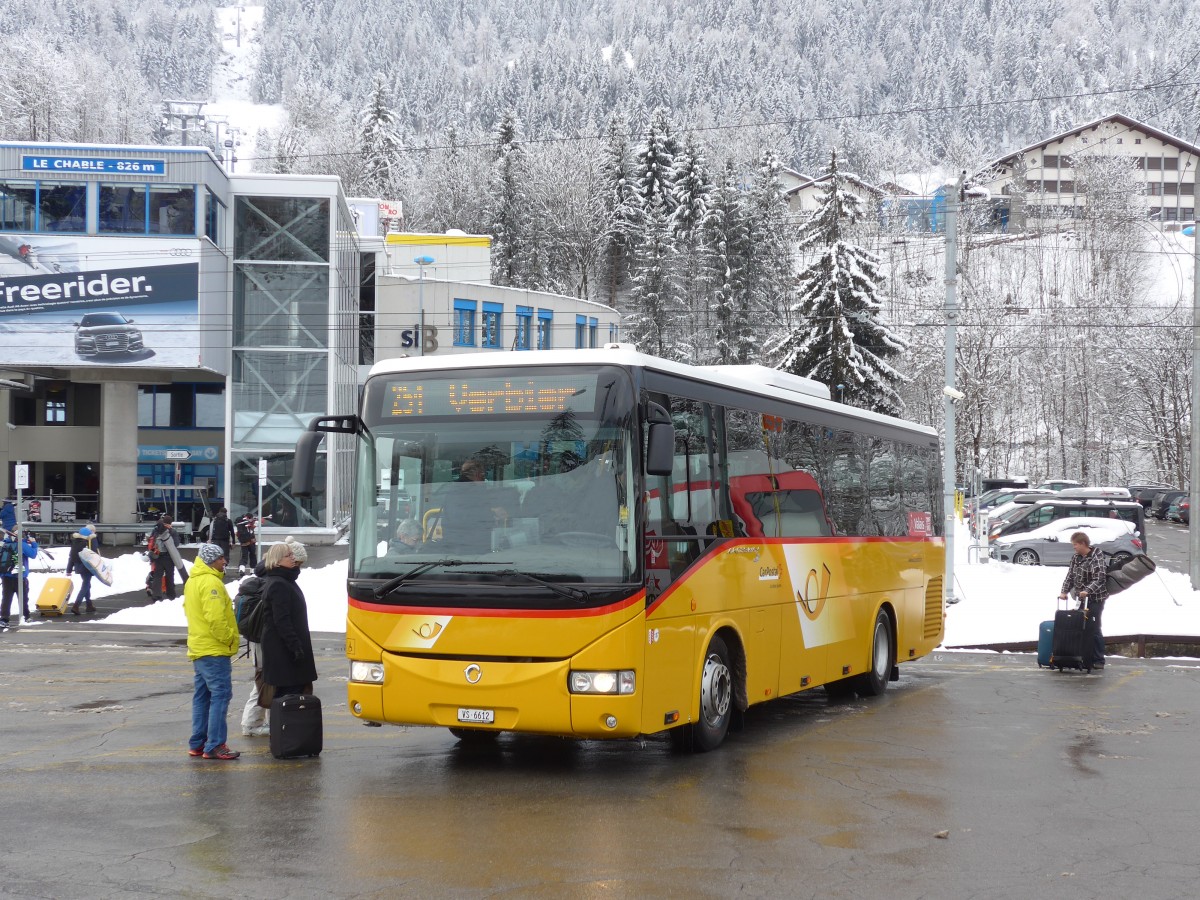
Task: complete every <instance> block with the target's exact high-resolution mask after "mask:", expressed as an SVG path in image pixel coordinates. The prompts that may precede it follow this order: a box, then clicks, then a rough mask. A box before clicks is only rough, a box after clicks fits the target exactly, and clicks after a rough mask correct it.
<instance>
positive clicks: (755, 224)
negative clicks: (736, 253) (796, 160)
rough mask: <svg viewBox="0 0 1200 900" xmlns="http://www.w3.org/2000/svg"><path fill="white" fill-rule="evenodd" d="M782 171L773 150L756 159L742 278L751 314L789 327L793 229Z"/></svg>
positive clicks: (793, 261)
mask: <svg viewBox="0 0 1200 900" xmlns="http://www.w3.org/2000/svg"><path fill="white" fill-rule="evenodd" d="M781 169H782V166H781V165H780V162H779V156H778V154H777V153H776V152H775V151H774V150H767V151H764V152H763V154H762V156H761V157H759V161H758V171H757V172H756V173H755V175H754V181H753V183H752V184H751V187H750V197H749V203H748V204H747V210H748V216H747V221H746V227H747V231H748V236H749V240H748V244H749V254H748V255H747V257H746V262H747V272H746V274H745V278H746V283H747V284H748V285H749V287H750V292H751V293H750V310H749V312H750V314H751V315H752V316H755V317H756V318H759V319H760V321H766V322H777V323H781V324H783V325H785V326H787V327H789V328H790V327H791V324H792V323H791V310H792V305H793V300H792V298H793V296H794V291H795V260H794V256H793V247H794V245H795V229H794V228H793V227H792V225H791V224H790V223H789V221H788V206H787V199H786V198H785V197H784V193H783V180H782V179H781V177H780V172H781Z"/></svg>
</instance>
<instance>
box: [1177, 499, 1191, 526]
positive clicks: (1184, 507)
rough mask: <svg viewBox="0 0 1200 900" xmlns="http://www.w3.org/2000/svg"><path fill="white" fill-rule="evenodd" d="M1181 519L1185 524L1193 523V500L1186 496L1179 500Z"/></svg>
mask: <svg viewBox="0 0 1200 900" xmlns="http://www.w3.org/2000/svg"><path fill="white" fill-rule="evenodd" d="M1179 521H1180V522H1182V523H1183V524H1184V525H1191V524H1192V501H1190V500H1188V499H1186V498H1185V499H1181V500H1180V501H1179Z"/></svg>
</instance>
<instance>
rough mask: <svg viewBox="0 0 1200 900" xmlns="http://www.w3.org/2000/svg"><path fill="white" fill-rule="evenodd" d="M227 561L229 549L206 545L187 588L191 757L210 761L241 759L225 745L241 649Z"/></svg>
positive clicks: (185, 585)
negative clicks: (235, 661) (227, 583)
mask: <svg viewBox="0 0 1200 900" xmlns="http://www.w3.org/2000/svg"><path fill="white" fill-rule="evenodd" d="M226 562H227V560H226V559H225V551H224V550H222V549H221V548H220V547H219V546H217V545H216V544H201V545H200V551H199V552H198V553H197V554H196V562H195V563H194V564H193V565H192V571H191V575H190V576H189V577H188V580H187V582H186V583H185V584H184V586H183V612H184V615H186V616H187V623H188V639H187V646H188V659H190V660H191V661H192V668H193V669H195V672H196V676H195V679H194V685H195V692H194V693H193V694H192V737H191V739H190V740H189V741H188V756H202V757H204V758H205V759H237V758H238V757H239V756H241V754H240V753H238V752H237V751H236V750H230V749H229V745H228V744H226V743H225V739H226V737H227V736H228V728H227V726H226V724H225V716H226V713H228V712H229V701H230V699H231V698H232V697H233V656H234V654H236V653H237V648H238V629H237V619H236V618H235V617H234V614H233V601H232V600H230V599H229V594H228V592H227V591H226V590H225V581H224V578H223V576H224V573H225V565H226Z"/></svg>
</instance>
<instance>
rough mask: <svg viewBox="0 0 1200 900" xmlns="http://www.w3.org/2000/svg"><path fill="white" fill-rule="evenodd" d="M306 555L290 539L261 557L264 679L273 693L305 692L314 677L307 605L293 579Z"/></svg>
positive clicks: (310, 688)
mask: <svg viewBox="0 0 1200 900" xmlns="http://www.w3.org/2000/svg"><path fill="white" fill-rule="evenodd" d="M307 558H308V552H307V550H305V548H304V545H303V544H301V543H299V542H297V541H293V540H291V539H290V538H289V539H288V540H285V541H283V542H281V543H278V544H272V545H271V548H270V549H269V550H267V552H266V555H265V556H264V557H263V566H262V568H263V582H264V585H263V595H262V596H263V603H264V604H266V608H267V616H266V622H265V623H264V625H263V639H262V668H263V680H264V681H265V682H266V683H267V684H269V685H272V686H273V687H274V688H275V696H276V697H282V696H285V695H287V694H307V693H311V691H312V683H313V682H314V681H316V680H317V661H316V657H315V656H314V655H313V648H312V635H311V634H310V633H309V630H308V606H307V604H306V603H305V602H304V594H303V593H302V592H301V590H300V586H299V585H298V584H297V583H296V579H297V578H298V577H299V576H300V565H301V564H302V563H303V562H304V560H306V559H307Z"/></svg>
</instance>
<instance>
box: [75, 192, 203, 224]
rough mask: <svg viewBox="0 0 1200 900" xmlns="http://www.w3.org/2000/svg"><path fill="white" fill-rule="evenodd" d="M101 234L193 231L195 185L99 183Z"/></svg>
mask: <svg viewBox="0 0 1200 900" xmlns="http://www.w3.org/2000/svg"><path fill="white" fill-rule="evenodd" d="M99 198H100V215H99V227H100V233H101V234H186V235H194V234H195V233H196V189H195V188H194V187H192V186H190V185H189V186H181V185H169V184H155V185H149V184H101V185H100V193H99Z"/></svg>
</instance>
